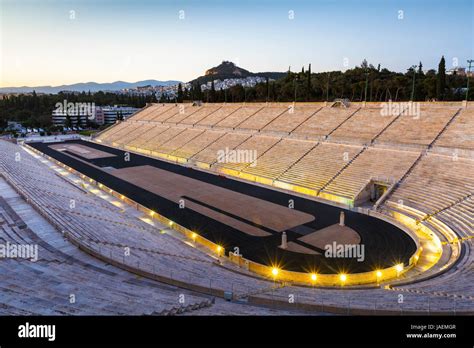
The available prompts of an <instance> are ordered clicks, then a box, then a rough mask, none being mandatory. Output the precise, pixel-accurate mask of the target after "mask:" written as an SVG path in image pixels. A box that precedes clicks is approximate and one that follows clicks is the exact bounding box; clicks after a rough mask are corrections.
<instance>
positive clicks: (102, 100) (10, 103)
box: [0, 92, 157, 128]
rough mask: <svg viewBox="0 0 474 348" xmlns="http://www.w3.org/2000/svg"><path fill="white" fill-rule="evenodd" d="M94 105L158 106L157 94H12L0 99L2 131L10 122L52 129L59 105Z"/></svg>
mask: <svg viewBox="0 0 474 348" xmlns="http://www.w3.org/2000/svg"><path fill="white" fill-rule="evenodd" d="M64 100H66V101H67V102H68V103H69V102H73V103H76V102H77V103H95V105H96V106H104V105H126V106H133V107H137V108H142V107H144V106H145V104H146V103H152V102H154V103H156V102H157V99H156V97H155V96H154V95H150V96H142V95H140V96H131V95H125V94H115V93H105V92H97V93H90V92H89V93H86V92H82V93H58V94H41V95H37V94H36V93H35V92H33V93H31V94H20V95H9V96H6V97H5V98H3V99H0V128H5V127H6V125H7V121H17V122H21V123H22V124H23V125H24V126H25V127H35V128H37V127H41V128H49V127H50V126H51V113H52V111H53V110H54V109H55V105H56V103H63V102H64Z"/></svg>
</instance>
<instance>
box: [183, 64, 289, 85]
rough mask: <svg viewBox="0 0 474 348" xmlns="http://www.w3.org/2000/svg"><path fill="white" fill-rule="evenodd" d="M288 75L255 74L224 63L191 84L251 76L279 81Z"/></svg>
mask: <svg viewBox="0 0 474 348" xmlns="http://www.w3.org/2000/svg"><path fill="white" fill-rule="evenodd" d="M285 75H286V73H284V72H259V73H253V72H250V71H248V70H245V69H243V68H240V67H238V66H237V65H235V64H234V63H232V62H229V61H223V62H222V63H221V64H219V65H218V66H215V67H213V68H210V69H208V70H206V72H205V74H204V75H203V76H200V77H198V78H196V79H194V80H192V81H190V83H196V82H198V83H199V84H205V83H207V82H209V81H212V80H225V79H235V78H246V77H250V76H260V77H268V78H269V79H273V80H278V79H279V78H282V77H284V76H285Z"/></svg>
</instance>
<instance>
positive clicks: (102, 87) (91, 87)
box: [0, 80, 180, 94]
mask: <svg viewBox="0 0 474 348" xmlns="http://www.w3.org/2000/svg"><path fill="white" fill-rule="evenodd" d="M179 82H180V81H172V80H171V81H157V80H144V81H137V82H125V81H115V82H111V83H97V82H84V83H75V84H72V85H61V86H35V87H28V86H23V87H2V88H0V93H29V92H33V91H36V93H52V94H54V93H58V92H61V91H73V92H88V91H91V92H98V91H119V90H121V89H124V88H136V87H141V86H148V85H150V86H171V85H176V84H178V83H179Z"/></svg>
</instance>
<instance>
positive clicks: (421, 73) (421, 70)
mask: <svg viewBox="0 0 474 348" xmlns="http://www.w3.org/2000/svg"><path fill="white" fill-rule="evenodd" d="M418 75H423V64H422V63H421V61H420V64H418Z"/></svg>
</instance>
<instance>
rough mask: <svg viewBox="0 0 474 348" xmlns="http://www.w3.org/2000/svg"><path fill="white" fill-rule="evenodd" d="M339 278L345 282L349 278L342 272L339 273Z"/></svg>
mask: <svg viewBox="0 0 474 348" xmlns="http://www.w3.org/2000/svg"><path fill="white" fill-rule="evenodd" d="M339 280H340V281H341V282H343V283H344V282H345V281H346V280H347V275H346V274H344V273H341V274H340V275H339Z"/></svg>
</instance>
